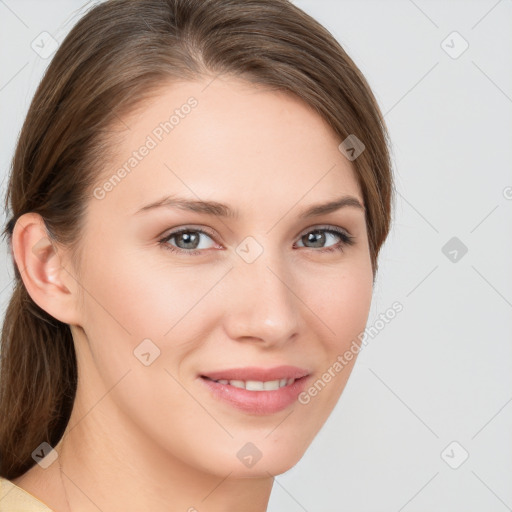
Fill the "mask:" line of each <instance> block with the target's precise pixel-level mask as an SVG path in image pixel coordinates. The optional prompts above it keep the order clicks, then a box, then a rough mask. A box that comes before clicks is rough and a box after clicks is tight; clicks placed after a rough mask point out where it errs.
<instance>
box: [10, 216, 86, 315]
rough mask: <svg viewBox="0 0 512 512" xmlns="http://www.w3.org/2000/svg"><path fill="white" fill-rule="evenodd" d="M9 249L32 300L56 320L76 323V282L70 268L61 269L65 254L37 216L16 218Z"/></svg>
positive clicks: (77, 308)
mask: <svg viewBox="0 0 512 512" xmlns="http://www.w3.org/2000/svg"><path fill="white" fill-rule="evenodd" d="M12 252H13V257H14V260H15V262H16V264H17V266H18V269H19V271H20V274H21V278H22V279H23V283H24V284H25V288H26V289H27V292H28V294H29V295H30V297H31V298H32V300H33V301H34V302H35V303H36V304H37V305H38V306H39V307H40V308H41V309H43V310H44V311H46V312H47V313H48V314H50V315H51V316H53V317H54V318H56V319H57V320H60V321H61V322H64V323H66V324H70V325H80V315H79V313H80V311H79V307H78V305H79V293H78V292H79V291H80V290H79V286H80V285H79V283H78V282H77V280H76V279H75V278H74V276H73V270H72V269H71V268H69V269H66V268H64V266H63V263H65V260H64V256H65V254H66V253H65V252H64V249H63V248H61V249H59V248H58V246H57V244H56V243H55V242H54V241H52V240H51V238H50V236H49V234H48V232H47V230H46V226H45V224H44V220H43V218H42V217H41V215H39V214H37V213H25V214H24V215H21V216H20V217H19V218H18V220H17V222H16V224H15V226H14V230H13V233H12Z"/></svg>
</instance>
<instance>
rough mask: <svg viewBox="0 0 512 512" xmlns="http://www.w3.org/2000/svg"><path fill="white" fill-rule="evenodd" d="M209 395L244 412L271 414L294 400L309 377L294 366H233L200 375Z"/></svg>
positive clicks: (306, 372) (307, 372)
mask: <svg viewBox="0 0 512 512" xmlns="http://www.w3.org/2000/svg"><path fill="white" fill-rule="evenodd" d="M199 377H200V380H201V381H202V382H204V384H205V385H206V388H207V389H208V391H209V392H210V395H211V396H212V397H214V398H215V399H216V400H217V401H220V402H224V403H226V404H228V405H231V406H233V407H235V408H237V409H239V410H242V411H244V412H249V413H252V414H260V415H261V414H273V413H276V412H278V411H281V410H284V409H286V408H288V407H290V406H291V405H292V404H293V403H294V402H296V401H297V397H298V395H299V394H300V393H301V392H302V391H303V389H304V387H305V386H306V382H307V380H308V378H309V377H310V372H309V371H308V370H305V369H302V368H298V367H295V366H280V367H275V368H255V367H251V368H235V369H230V370H221V371H217V372H208V374H202V375H199Z"/></svg>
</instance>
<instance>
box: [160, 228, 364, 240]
mask: <svg viewBox="0 0 512 512" xmlns="http://www.w3.org/2000/svg"><path fill="white" fill-rule="evenodd" d="M316 230H320V231H322V230H325V231H329V230H333V231H338V230H339V231H342V232H343V233H344V234H345V235H346V236H348V237H349V238H355V237H354V236H353V235H352V234H351V233H350V232H349V231H348V230H347V229H346V228H343V227H341V226H334V225H331V224H316V225H313V226H310V227H308V228H305V229H303V230H302V231H300V233H299V234H298V235H297V237H298V238H301V237H302V236H304V235H305V234H306V233H310V232H311V231H316ZM183 231H192V232H193V231H198V232H201V233H204V234H206V235H208V236H209V237H210V238H211V239H212V240H213V241H214V242H216V236H215V233H214V230H213V229H212V228H209V227H206V226H200V227H199V226H194V225H185V226H183V227H178V228H176V229H174V230H172V231H170V232H169V233H168V234H167V235H163V236H161V237H160V238H164V239H171V238H172V237H173V236H176V235H178V234H180V233H181V232H183Z"/></svg>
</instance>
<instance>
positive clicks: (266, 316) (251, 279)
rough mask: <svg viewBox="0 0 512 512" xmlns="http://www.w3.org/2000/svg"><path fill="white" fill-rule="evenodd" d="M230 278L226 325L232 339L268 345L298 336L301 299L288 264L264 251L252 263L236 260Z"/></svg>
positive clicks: (272, 345)
mask: <svg viewBox="0 0 512 512" xmlns="http://www.w3.org/2000/svg"><path fill="white" fill-rule="evenodd" d="M227 280H228V282H227V283H226V286H227V290H226V294H227V296H228V297H229V299H228V301H227V305H226V309H225V312H224V326H225V330H226V333H227V335H228V336H229V337H230V338H231V339H233V340H237V341H253V342H258V343H260V344H261V345H262V346H263V345H264V346H266V347H268V348H271V347H276V346H282V345H284V344H286V343H288V342H290V341H291V340H292V339H295V337H296V335H297V334H298V332H299V327H300V305H301V301H300V298H299V297H297V295H296V294H295V293H294V288H295V287H294V282H293V276H292V274H291V272H290V270H289V267H287V266H286V264H285V263H283V262H282V261H281V260H278V258H277V257H271V255H270V254H269V251H264V252H263V254H261V256H260V257H259V258H258V259H256V261H253V262H252V263H247V262H245V261H243V260H242V259H240V260H236V261H235V263H234V268H233V269H232V270H231V272H229V275H228V276H227Z"/></svg>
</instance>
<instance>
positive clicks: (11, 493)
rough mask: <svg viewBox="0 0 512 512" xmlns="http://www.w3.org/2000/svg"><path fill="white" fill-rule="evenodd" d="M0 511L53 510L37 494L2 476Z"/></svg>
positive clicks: (35, 511) (31, 511)
mask: <svg viewBox="0 0 512 512" xmlns="http://www.w3.org/2000/svg"><path fill="white" fill-rule="evenodd" d="M0 512H53V511H52V510H51V509H50V508H48V507H47V506H46V505H45V504H44V503H43V502H42V501H40V500H38V499H37V498H36V497H35V496H33V495H32V494H30V493H29V492H27V491H25V489H22V488H21V487H18V486H17V485H16V484H15V483H13V482H11V481H10V480H7V479H6V478H2V477H1V476H0Z"/></svg>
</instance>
